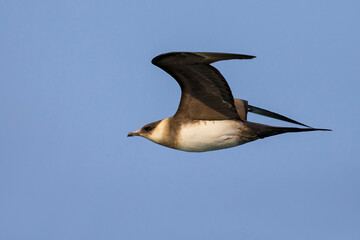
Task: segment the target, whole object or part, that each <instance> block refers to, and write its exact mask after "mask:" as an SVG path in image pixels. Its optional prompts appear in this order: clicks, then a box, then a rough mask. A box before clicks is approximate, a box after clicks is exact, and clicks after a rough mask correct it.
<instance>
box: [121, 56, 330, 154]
mask: <svg viewBox="0 0 360 240" xmlns="http://www.w3.org/2000/svg"><path fill="white" fill-rule="evenodd" d="M252 58H255V56H250V55H243V54H230V53H209V52H171V53H165V54H161V55H159V56H157V57H155V58H154V59H153V60H152V63H153V64H154V65H156V66H158V67H160V68H161V69H163V70H164V71H165V72H167V73H168V74H170V75H171V76H172V77H173V78H175V80H176V81H177V82H178V84H179V85H180V88H181V100H180V105H179V107H178V110H177V112H176V113H175V115H174V116H172V117H169V118H165V119H163V120H160V121H157V122H153V123H149V124H146V125H145V126H143V127H142V128H141V129H139V130H137V131H134V132H130V133H129V134H128V137H131V136H141V137H144V138H147V139H149V140H151V141H153V142H155V143H158V144H160V145H163V146H166V147H169V148H174V149H178V150H182V151H187V152H205V151H212V150H219V149H224V148H230V147H235V146H238V145H241V144H244V143H247V142H251V141H254V140H257V139H262V138H266V137H270V136H274V135H278V134H282V133H287V132H307V131H331V130H330V129H318V128H311V127H309V126H307V125H305V124H302V123H300V122H297V121H295V120H292V119H290V118H287V117H285V116H283V115H280V114H277V113H274V112H271V111H268V110H265V109H262V108H258V107H255V106H251V105H249V104H248V102H247V101H246V100H242V99H237V98H234V97H233V95H232V93H231V90H230V87H229V85H228V83H227V82H226V80H225V78H224V77H223V76H222V75H221V73H220V72H219V71H218V70H217V69H216V68H215V67H213V66H211V65H210V64H211V63H214V62H217V61H221V60H229V59H252ZM248 112H253V113H256V114H260V115H264V116H267V117H271V118H275V119H279V120H282V121H287V122H291V123H294V124H299V125H302V126H304V127H305V128H294V127H274V126H268V125H263V124H259V123H254V122H249V121H247V113H248Z"/></svg>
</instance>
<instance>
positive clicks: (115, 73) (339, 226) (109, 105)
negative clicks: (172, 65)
mask: <svg viewBox="0 0 360 240" xmlns="http://www.w3.org/2000/svg"><path fill="white" fill-rule="evenodd" d="M0 6H1V7H0V34H1V37H0V46H1V53H0V239H4V240H5V239H6V240H13V239H14V240H15V239H37V240H42V239H44V240H49V239H67V240H68V239H124V240H133V239H134V240H137V239H156V240H161V239H172V240H177V239H179V240H180V239H181V240H184V239H226V240H235V239H250V240H258V239H259V240H260V239H261V240H263V239H266V240H268V239H274V240H275V239H276V240H282V239H284V240H289V239H291V240H300V239H301V240H303V239H306V240H318V239H327V240H332V239H346V240H352V239H354V240H358V239H360V149H359V138H358V135H359V133H360V127H359V120H360V107H359V102H360V97H359V89H360V84H359V82H360V67H359V61H360V45H359V43H360V31H359V23H360V15H359V9H360V3H359V1H349V0H342V1H340V0H338V1H329V0H328V1H313V0H311V1H310V0H308V1H285V0H284V1H279V0H273V1H196V0H191V1H154V0H151V1H133V0H131V1H130V0H129V1H124V0H122V1H80V0H71V1H70V0H65V1H37V0H35V1H16V0H11V1H9V0H8V1H1V3H0ZM169 51H217V52H234V53H243V54H252V55H256V56H257V58H256V59H254V60H249V61H247V60H242V61H236V60H234V61H226V62H221V63H220V62H219V63H216V64H215V66H216V67H217V68H219V69H220V71H221V72H222V73H223V75H224V76H225V77H226V78H227V80H228V82H229V84H230V86H231V88H232V90H233V94H234V96H235V97H240V98H243V99H247V100H249V102H250V104H253V105H255V106H259V107H263V108H267V109H270V110H273V111H275V112H279V113H282V114H284V115H287V116H289V117H291V118H294V119H296V120H298V121H300V122H304V123H306V124H309V125H311V126H313V127H322V128H331V129H333V130H334V131H333V132H312V133H299V134H286V135H281V136H276V137H272V138H267V139H265V140H259V141H256V142H253V143H249V144H246V145H243V146H240V147H236V148H231V149H226V150H221V151H215V152H207V153H201V154H199V153H186V152H181V151H176V150H172V149H168V148H164V147H162V146H159V145H156V144H154V143H152V142H150V141H147V140H146V139H143V138H126V134H127V133H128V132H129V131H133V130H136V129H138V128H140V127H141V126H143V125H144V124H146V123H149V122H152V121H156V120H159V119H162V118H165V117H168V116H171V115H172V114H174V112H175V111H176V108H177V105H178V102H179V98H180V89H179V87H178V85H177V83H176V82H175V81H174V80H173V79H172V78H171V77H170V76H168V75H167V74H166V73H165V72H163V71H162V70H161V69H158V68H157V67H155V66H153V65H152V64H151V63H150V61H151V59H152V58H153V57H154V56H156V55H158V54H160V53H164V52H169ZM250 120H252V121H258V122H263V123H268V124H274V125H282V126H291V125H289V124H284V123H282V122H278V121H275V120H274V121H272V120H268V119H265V118H262V117H257V116H253V115H251V116H250Z"/></svg>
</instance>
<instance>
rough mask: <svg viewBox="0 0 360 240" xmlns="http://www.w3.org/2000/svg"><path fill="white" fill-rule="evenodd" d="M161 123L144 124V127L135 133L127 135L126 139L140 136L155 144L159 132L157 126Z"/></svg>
mask: <svg viewBox="0 0 360 240" xmlns="http://www.w3.org/2000/svg"><path fill="white" fill-rule="evenodd" d="M160 122H161V121H157V122H152V123H149V124H146V125H145V126H143V127H142V128H140V129H139V130H137V131H133V132H130V133H128V135H127V136H128V137H133V136H140V137H144V138H147V139H149V140H151V141H154V142H157V140H158V139H157V138H158V137H159V136H158V135H159V130H160V129H158V126H159V123H160Z"/></svg>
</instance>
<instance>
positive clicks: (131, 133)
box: [127, 131, 140, 137]
mask: <svg viewBox="0 0 360 240" xmlns="http://www.w3.org/2000/svg"><path fill="white" fill-rule="evenodd" d="M127 136H128V137H133V136H140V133H139V131H134V132H129V133H128V135H127Z"/></svg>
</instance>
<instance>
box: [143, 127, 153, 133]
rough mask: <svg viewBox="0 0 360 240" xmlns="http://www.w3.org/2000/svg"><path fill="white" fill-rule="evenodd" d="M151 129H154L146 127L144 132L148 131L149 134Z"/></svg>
mask: <svg viewBox="0 0 360 240" xmlns="http://www.w3.org/2000/svg"><path fill="white" fill-rule="evenodd" d="M151 129H152V128H151V127H149V126H147V127H144V130H145V131H147V132H148V131H150V130H151Z"/></svg>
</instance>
